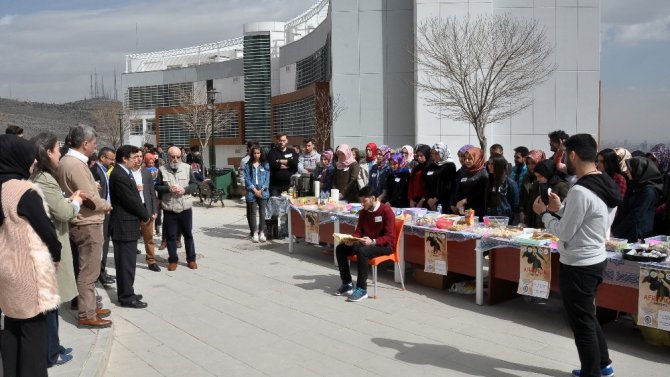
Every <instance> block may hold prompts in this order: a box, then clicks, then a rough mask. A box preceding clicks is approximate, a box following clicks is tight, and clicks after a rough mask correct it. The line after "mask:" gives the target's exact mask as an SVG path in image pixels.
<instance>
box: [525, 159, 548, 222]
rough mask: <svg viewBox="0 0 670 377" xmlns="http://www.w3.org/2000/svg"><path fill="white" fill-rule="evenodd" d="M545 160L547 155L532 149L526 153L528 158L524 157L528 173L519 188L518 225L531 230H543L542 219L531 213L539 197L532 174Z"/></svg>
mask: <svg viewBox="0 0 670 377" xmlns="http://www.w3.org/2000/svg"><path fill="white" fill-rule="evenodd" d="M546 159H547V155H546V154H545V153H544V151H542V150H539V149H533V150H532V151H530V152H528V157H526V167H527V168H528V173H527V174H526V176H525V177H524V179H523V183H522V185H521V187H519V190H520V191H521V195H520V200H519V214H520V216H519V223H520V225H527V226H529V227H532V228H544V224H543V223H542V219H540V217H539V216H538V215H537V214H536V213H535V212H534V211H533V202H534V201H535V199H536V198H537V197H538V196H539V195H540V186H539V184H538V182H537V177H536V176H535V174H534V172H535V167H536V166H537V165H538V164H539V163H540V162H542V161H544V160H546ZM554 165H555V163H554Z"/></svg>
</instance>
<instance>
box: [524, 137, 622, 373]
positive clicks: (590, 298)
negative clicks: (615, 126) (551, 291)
mask: <svg viewBox="0 0 670 377" xmlns="http://www.w3.org/2000/svg"><path fill="white" fill-rule="evenodd" d="M564 147H565V151H564V152H563V153H565V156H566V158H565V164H566V168H567V173H568V174H570V175H574V176H576V177H577V182H576V184H575V186H574V187H573V188H572V189H571V190H570V191H569V192H568V195H567V197H566V198H565V202H564V203H561V199H560V198H559V197H558V195H556V194H555V193H553V192H552V193H551V194H550V196H549V204H548V205H545V204H544V203H543V202H542V200H541V199H540V197H538V198H537V200H535V202H534V203H533V211H534V212H535V213H537V214H541V217H542V221H543V222H544V224H545V226H546V228H547V230H548V231H550V232H551V233H553V234H555V235H557V236H558V237H559V242H558V251H559V253H560V262H561V264H560V275H559V284H560V290H561V298H562V300H563V306H564V307H565V310H566V312H567V317H568V322H569V324H570V327H571V328H572V332H573V334H574V337H575V344H576V346H577V352H578V354H579V360H580V362H581V368H580V369H576V370H573V371H572V375H573V376H578V377H583V376H589V377H590V376H601V375H602V376H613V375H614V369H613V368H612V365H611V364H612V360H610V358H609V351H608V349H607V342H606V341H605V336H604V335H603V332H602V329H601V328H600V324H599V323H598V319H597V318H596V308H595V298H596V293H597V289H598V285H599V284H600V283H601V282H602V280H603V273H604V271H605V267H606V266H607V259H606V253H605V239H606V238H607V232H608V230H609V228H610V226H611V224H612V221H613V220H614V213H615V211H616V207H617V206H618V205H619V203H620V202H621V194H620V192H619V188H618V187H617V185H616V184H615V183H614V181H612V179H611V178H610V177H609V175H607V174H601V173H600V172H599V171H598V169H597V168H596V160H597V152H598V146H597V144H596V141H595V139H593V137H592V136H591V135H588V134H577V135H574V136H572V137H570V138H569V139H567V140H566V141H565V144H564ZM554 213H555V214H556V216H555V215H554Z"/></svg>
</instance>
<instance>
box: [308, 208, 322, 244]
mask: <svg viewBox="0 0 670 377" xmlns="http://www.w3.org/2000/svg"><path fill="white" fill-rule="evenodd" d="M305 242H308V243H313V244H315V245H318V244H319V213H318V212H314V211H306V212H305Z"/></svg>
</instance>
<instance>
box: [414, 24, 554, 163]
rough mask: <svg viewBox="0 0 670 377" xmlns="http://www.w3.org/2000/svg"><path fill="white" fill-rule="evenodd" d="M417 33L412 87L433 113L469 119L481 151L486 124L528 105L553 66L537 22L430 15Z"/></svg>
mask: <svg viewBox="0 0 670 377" xmlns="http://www.w3.org/2000/svg"><path fill="white" fill-rule="evenodd" d="M417 33H418V35H417V41H416V52H415V62H416V64H417V65H418V66H419V67H420V69H421V70H422V72H420V73H419V79H418V82H417V83H416V85H417V87H418V89H419V90H420V91H421V92H423V94H424V98H425V100H426V102H427V104H428V106H429V107H431V108H432V109H433V111H432V112H434V113H436V114H438V116H440V117H447V118H449V119H452V120H455V121H462V122H468V123H470V124H471V125H472V127H473V128H474V129H475V132H476V134H477V137H478V138H479V144H480V146H481V148H482V151H483V152H484V153H486V135H485V133H484V131H485V129H486V126H487V125H489V124H491V123H495V122H499V121H501V120H503V119H506V118H509V117H511V116H512V115H514V114H516V113H518V112H520V111H522V110H524V109H525V108H527V107H529V106H530V105H531V104H532V103H533V88H535V87H536V86H537V85H539V84H541V83H542V82H544V81H546V80H547V79H548V78H549V77H550V76H551V75H552V74H553V72H554V71H555V69H556V67H555V65H554V64H553V62H551V61H550V57H551V54H552V51H553V47H552V46H551V45H550V44H549V43H547V40H546V35H545V30H544V29H543V28H541V27H540V26H539V24H538V21H537V20H532V19H518V18H514V17H511V16H509V15H484V16H479V17H477V18H471V17H467V18H464V19H463V18H461V19H457V18H456V17H451V18H445V19H443V18H439V17H435V18H431V19H428V20H426V21H424V22H422V23H421V24H420V25H419V27H418V31H417Z"/></svg>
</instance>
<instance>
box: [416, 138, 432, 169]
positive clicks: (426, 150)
mask: <svg viewBox="0 0 670 377" xmlns="http://www.w3.org/2000/svg"><path fill="white" fill-rule="evenodd" d="M416 152H417V153H418V152H421V154H423V155H424V156H425V157H426V162H424V163H423V164H420V163H419V161H417V162H416V166H415V167H414V169H413V170H412V174H414V171H415V170H416V171H417V172H418V171H420V170H423V169H424V168H425V167H426V165H428V164H429V163H430V147H429V146H427V145H425V144H419V145H417V148H416Z"/></svg>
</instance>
